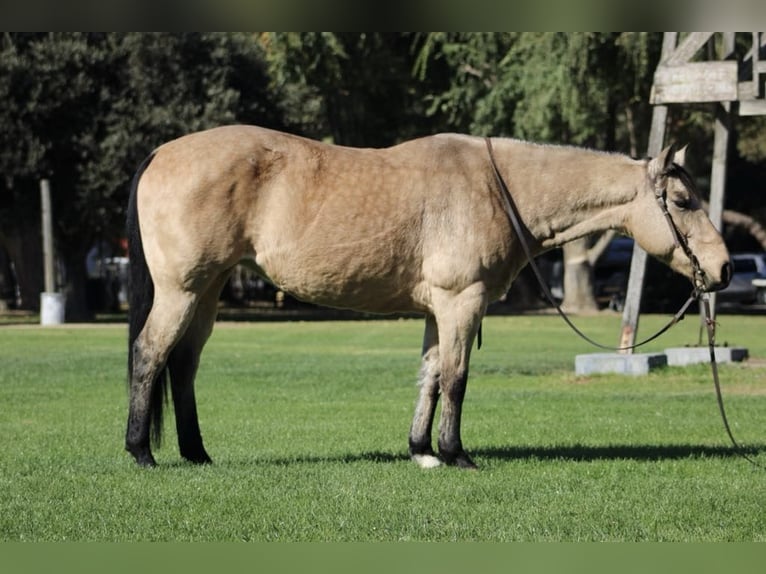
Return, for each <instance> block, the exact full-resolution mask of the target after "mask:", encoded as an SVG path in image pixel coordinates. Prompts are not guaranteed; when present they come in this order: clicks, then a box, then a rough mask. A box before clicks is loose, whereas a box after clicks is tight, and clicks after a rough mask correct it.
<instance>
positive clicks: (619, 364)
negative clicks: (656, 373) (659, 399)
mask: <svg viewBox="0 0 766 574" xmlns="http://www.w3.org/2000/svg"><path fill="white" fill-rule="evenodd" d="M667 364H668V359H667V357H666V356H665V354H664V353H634V354H632V355H623V354H620V353H589V354H586V355H577V356H576V357H575V374H577V375H593V374H598V373H618V374H624V375H645V374H647V373H648V372H649V371H651V370H652V369H657V368H659V367H664V366H665V365H667Z"/></svg>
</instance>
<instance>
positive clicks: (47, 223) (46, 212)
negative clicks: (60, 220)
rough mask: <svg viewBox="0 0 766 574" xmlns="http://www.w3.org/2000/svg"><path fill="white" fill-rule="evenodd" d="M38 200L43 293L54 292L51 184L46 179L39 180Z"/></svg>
mask: <svg viewBox="0 0 766 574" xmlns="http://www.w3.org/2000/svg"><path fill="white" fill-rule="evenodd" d="M40 199H41V204H42V218H43V219H42V224H43V269H44V272H45V292H46V293H53V292H54V291H55V290H56V279H55V275H54V269H53V216H52V213H51V184H50V181H48V180H47V179H41V180H40Z"/></svg>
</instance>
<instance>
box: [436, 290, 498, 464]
mask: <svg viewBox="0 0 766 574" xmlns="http://www.w3.org/2000/svg"><path fill="white" fill-rule="evenodd" d="M436 301H439V302H440V304H439V306H438V312H437V315H436V320H437V322H438V326H439V364H440V369H439V372H440V376H439V388H440V390H441V395H442V396H441V400H442V410H441V419H440V421H439V455H440V457H441V459H442V460H443V461H444V462H445V463H447V464H452V465H455V466H459V467H461V468H476V465H475V464H474V462H473V461H472V460H471V458H470V457H469V456H468V454H467V453H466V452H465V450H464V449H463V442H462V439H461V437H460V422H461V414H462V409H463V399H464V397H465V391H466V383H467V382H468V363H469V360H470V356H471V347H472V346H473V342H474V339H475V338H476V334H477V333H478V330H479V326H480V325H481V319H482V317H483V316H484V312H485V311H486V308H487V295H486V290H485V288H484V285H483V284H481V283H475V284H473V285H471V286H470V287H468V288H467V289H465V290H463V291H461V292H460V293H458V294H453V293H449V292H442V293H441V296H440V297H439V298H438V299H436V298H435V302H436Z"/></svg>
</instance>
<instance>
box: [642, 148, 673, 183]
mask: <svg viewBox="0 0 766 574" xmlns="http://www.w3.org/2000/svg"><path fill="white" fill-rule="evenodd" d="M675 155H676V146H675V144H672V145H669V146H668V147H666V148H665V149H664V150H662V151H661V152H660V155H658V156H657V157H655V158H654V159H653V160H651V161H650V162H649V165H648V166H647V170H648V171H649V177H651V178H652V179H657V178H658V177H660V176H663V175H665V174H666V173H667V172H668V170H669V169H670V167H671V166H672V165H673V160H674V159H675Z"/></svg>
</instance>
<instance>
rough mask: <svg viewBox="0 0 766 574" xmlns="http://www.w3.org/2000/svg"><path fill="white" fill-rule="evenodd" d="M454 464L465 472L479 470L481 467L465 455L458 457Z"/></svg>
mask: <svg viewBox="0 0 766 574" xmlns="http://www.w3.org/2000/svg"><path fill="white" fill-rule="evenodd" d="M452 464H454V465H455V466H456V467H458V468H461V469H463V470H479V467H478V466H476V463H475V462H473V461H472V460H471V458H470V457H469V456H468V455H467V454H465V453H463V454H461V455H458V457H457V458H456V459H455V460H454V462H453V463H452Z"/></svg>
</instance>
